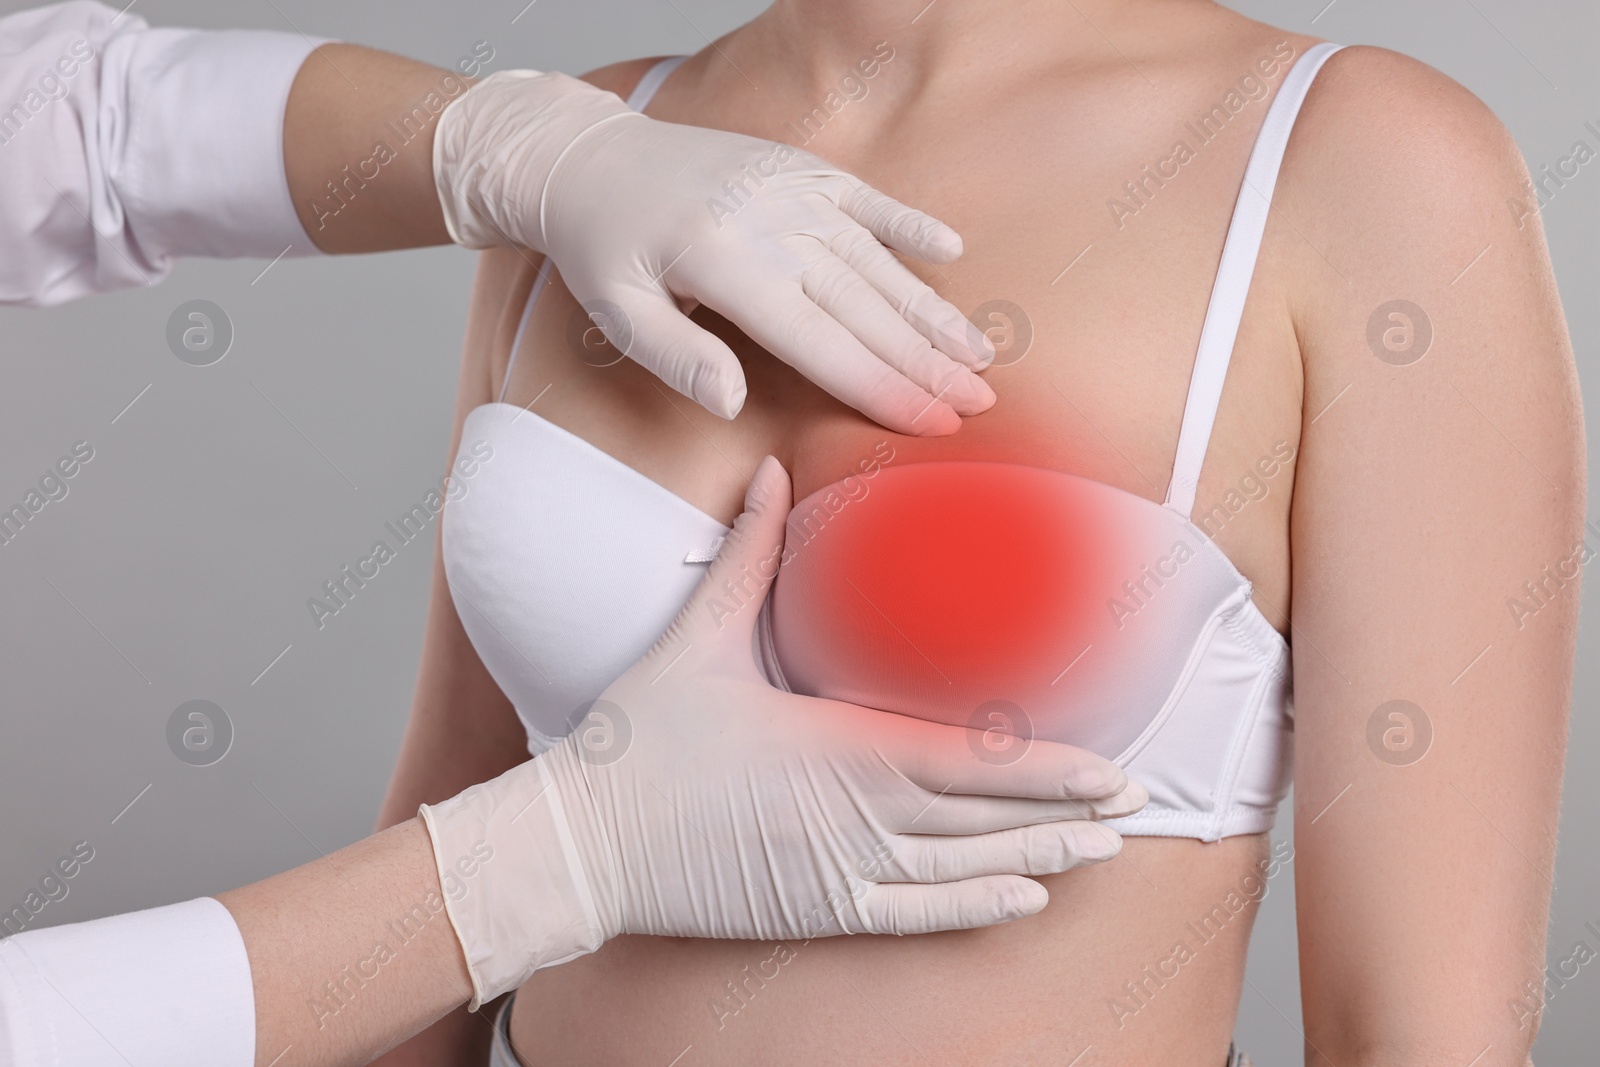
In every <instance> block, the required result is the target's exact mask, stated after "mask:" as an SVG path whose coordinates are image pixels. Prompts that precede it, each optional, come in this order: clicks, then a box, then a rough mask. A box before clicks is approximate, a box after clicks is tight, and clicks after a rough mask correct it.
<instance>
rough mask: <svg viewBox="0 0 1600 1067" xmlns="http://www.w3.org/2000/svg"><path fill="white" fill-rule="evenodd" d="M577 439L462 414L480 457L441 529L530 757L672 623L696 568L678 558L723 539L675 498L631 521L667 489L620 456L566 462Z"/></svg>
mask: <svg viewBox="0 0 1600 1067" xmlns="http://www.w3.org/2000/svg"><path fill="white" fill-rule="evenodd" d="M519 415H520V416H523V418H522V419H521V424H520V425H518V426H516V428H515V430H511V429H509V423H511V422H512V421H513V420H516V419H517V418H518V416H519ZM479 442H481V443H482V444H481V445H479ZM575 444H577V445H582V446H583V447H584V448H587V447H589V446H587V445H586V444H584V443H583V442H581V441H580V440H579V439H578V438H575V437H571V435H569V434H567V433H566V431H564V430H561V429H559V428H557V427H555V426H554V425H552V424H550V423H546V422H544V421H543V420H540V419H537V418H535V417H532V416H527V415H526V413H524V412H522V410H521V409H520V408H515V407H511V406H509V405H503V404H494V405H485V406H484V407H480V408H478V409H476V410H474V411H473V412H471V413H470V414H469V415H468V416H467V418H466V421H465V423H464V424H463V427H462V435H461V449H460V453H459V455H460V456H462V457H466V456H468V455H469V454H470V449H471V448H472V447H473V446H474V445H479V450H480V452H481V451H483V449H484V447H485V446H486V447H487V449H489V450H491V455H490V456H489V458H487V459H484V460H481V461H480V462H479V465H478V470H477V472H476V473H475V474H474V476H473V477H472V478H470V479H466V478H458V479H457V482H458V484H460V485H462V486H464V487H465V489H466V492H465V494H464V495H462V496H460V497H458V498H457V499H455V500H452V501H450V502H449V504H448V506H447V507H446V508H445V521H444V523H443V530H442V534H441V537H442V539H443V540H442V544H441V551H442V553H443V558H444V568H445V577H446V578H447V579H448V582H449V586H450V595H451V598H452V600H453V601H454V603H455V607H456V613H457V614H458V615H459V616H460V618H461V624H462V626H463V627H464V628H465V629H466V632H467V636H468V637H469V638H470V639H471V640H472V644H473V647H474V648H475V649H476V650H477V652H478V655H479V657H480V658H481V659H482V660H483V663H484V666H485V667H487V668H488V670H489V674H490V675H491V676H492V677H493V678H494V680H495V682H496V684H498V685H499V686H500V688H501V690H502V691H503V692H504V693H505V694H506V696H507V697H508V698H509V699H510V700H511V703H512V705H513V706H514V707H515V708H516V711H517V715H518V717H519V718H521V719H522V722H523V724H524V725H525V726H526V727H527V729H528V738H529V740H528V747H529V751H531V752H533V753H534V754H536V755H537V754H538V753H539V752H541V751H543V750H544V749H545V748H548V747H549V746H550V745H551V744H553V743H554V742H555V741H557V740H559V739H560V738H562V737H565V736H566V735H567V734H568V733H569V732H571V729H572V726H573V724H574V722H575V721H576V717H577V713H578V712H579V710H580V709H581V708H584V707H586V706H587V704H588V702H590V701H592V700H594V699H595V698H596V697H597V696H599V694H600V692H601V691H602V690H603V689H604V688H605V686H606V685H608V684H609V683H610V682H611V680H612V679H614V678H616V677H618V676H619V675H621V674H622V673H623V672H624V671H625V670H627V669H628V668H629V667H630V666H632V665H633V663H634V661H635V660H637V659H638V658H639V657H640V656H642V655H643V654H644V653H645V652H646V651H648V650H649V648H650V646H651V645H652V644H654V643H655V641H656V639H657V638H658V637H660V636H661V634H662V633H663V632H664V631H665V630H666V628H667V627H668V626H669V625H671V623H672V620H673V619H674V618H675V617H676V616H677V613H678V609H679V608H680V607H681V606H682V605H683V603H684V602H685V601H687V600H688V598H689V595H690V594H691V593H692V592H693V591H694V587H695V585H696V584H698V582H699V581H700V579H701V577H702V576H704V574H705V566H704V565H703V564H701V565H696V564H691V563H686V562H685V556H686V555H687V554H689V553H691V552H697V551H700V550H704V549H705V548H707V546H709V545H711V544H712V543H713V542H714V541H715V539H716V538H718V537H720V536H722V535H723V534H725V533H727V527H726V526H723V525H722V524H721V523H719V522H717V521H716V520H715V519H712V518H711V517H710V516H708V515H705V514H702V513H701V512H699V511H697V510H695V509H694V508H693V507H691V506H689V505H688V504H686V503H684V502H683V501H681V500H678V498H676V497H672V498H671V499H672V500H673V501H676V502H677V504H678V505H681V506H676V507H674V506H664V507H661V508H651V509H649V510H648V512H646V514H648V516H649V518H648V521H641V520H640V514H641V509H640V498H641V496H644V495H645V494H646V493H650V492H652V491H653V492H654V493H655V494H659V495H662V496H666V497H670V494H668V493H667V491H666V490H665V489H662V488H661V487H660V486H658V485H656V484H655V483H654V482H651V481H649V479H647V478H645V477H644V476H643V475H641V474H639V473H637V472H636V471H633V470H631V469H630V468H628V467H626V466H624V465H623V464H621V463H611V464H600V463H594V462H592V461H588V462H585V461H581V460H580V461H578V462H574V459H575V455H574V445H575Z"/></svg>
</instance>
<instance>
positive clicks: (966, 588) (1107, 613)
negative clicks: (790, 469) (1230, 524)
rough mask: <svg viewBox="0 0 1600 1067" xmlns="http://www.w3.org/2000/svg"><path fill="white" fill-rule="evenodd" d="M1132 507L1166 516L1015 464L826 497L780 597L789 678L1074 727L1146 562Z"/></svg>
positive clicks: (900, 701)
mask: <svg viewBox="0 0 1600 1067" xmlns="http://www.w3.org/2000/svg"><path fill="white" fill-rule="evenodd" d="M1130 505H1137V506H1142V507H1145V508H1151V507H1154V505H1151V504H1150V503H1149V502H1147V501H1136V500H1134V499H1133V498H1131V497H1130V496H1129V495H1128V494H1126V493H1122V492H1120V491H1119V490H1115V489H1113V488H1111V487H1109V486H1105V485H1102V484H1100V483H1096V482H1091V481H1087V480H1085V479H1082V478H1077V477H1074V476H1071V475H1066V474H1062V473H1061V472H1058V471H1051V470H1045V469H1042V468H1037V467H1028V466H1021V465H1014V464H1005V463H977V462H932V463H917V464H909V465H905V466H899V467H884V468H882V469H881V470H878V471H877V472H875V475H874V476H873V477H870V478H862V479H852V480H847V481H846V482H844V483H840V484H839V485H837V486H831V487H829V488H827V489H824V490H821V491H820V492H818V493H815V494H813V495H812V496H811V497H808V498H807V499H806V500H804V501H802V502H801V503H800V504H799V505H798V506H797V507H796V508H795V510H794V512H793V513H792V514H791V515H790V518H789V526H788V534H787V543H786V552H785V562H784V564H783V567H782V568H781V569H780V571H779V573H778V578H777V581H776V583H775V584H774V586H773V591H772V634H773V641H774V645H775V647H776V649H777V652H778V659H779V663H780V665H781V666H782V668H783V671H784V676H785V678H786V679H787V681H788V683H789V685H790V687H791V688H793V689H794V690H795V691H797V692H801V693H807V694H810V695H815V696H826V697H831V698H834V699H838V700H847V701H850V702H851V703H857V704H864V705H867V706H869V707H876V708H881V709H883V710H886V711H898V712H902V713H905V714H909V715H916V716H918V717H920V718H925V719H932V720H936V721H940V722H947V723H951V724H954V725H969V724H970V723H971V721H972V718H973V715H974V713H975V712H976V711H977V710H978V709H979V708H980V706H982V705H984V704H986V703H988V702H990V701H994V700H1005V701H1011V702H1013V703H1015V704H1017V705H1018V706H1020V707H1021V708H1022V709H1023V711H1024V712H1026V713H1027V715H1028V716H1029V717H1030V718H1031V719H1032V721H1033V722H1034V723H1035V724H1039V725H1044V724H1046V723H1047V722H1048V721H1049V720H1051V719H1057V720H1059V718H1060V716H1062V715H1063V714H1070V704H1071V693H1072V692H1073V690H1074V688H1075V685H1074V680H1075V676H1074V674H1073V671H1076V670H1079V669H1080V668H1079V666H1077V665H1076V664H1077V660H1078V659H1079V658H1081V657H1084V655H1085V653H1086V652H1088V651H1089V650H1090V646H1092V645H1094V644H1095V643H1097V642H1099V643H1100V644H1101V646H1102V650H1101V653H1100V655H1099V656H1098V657H1097V659H1096V663H1097V664H1098V668H1096V667H1094V665H1091V666H1086V667H1083V668H1082V670H1083V673H1084V674H1085V675H1087V674H1088V673H1089V672H1090V671H1091V670H1092V669H1098V670H1102V671H1103V669H1104V667H1105V664H1106V660H1105V654H1106V653H1107V652H1109V651H1110V649H1109V648H1107V647H1105V646H1106V645H1107V637H1108V635H1112V634H1115V632H1116V630H1117V616H1116V613H1115V612H1114V611H1113V610H1112V608H1111V602H1112V601H1113V599H1114V598H1115V597H1116V596H1117V593H1118V590H1119V588H1120V587H1121V586H1122V583H1123V582H1124V581H1125V580H1127V579H1129V578H1130V577H1136V576H1138V575H1139V573H1140V566H1141V564H1142V563H1143V562H1144V560H1143V559H1142V558H1141V554H1142V553H1143V552H1145V547H1144V546H1142V545H1138V544H1135V542H1138V541H1139V540H1140V538H1137V537H1130V536H1128V533H1129V527H1130V526H1131V525H1133V524H1132V523H1130V516H1131V515H1132V514H1133V513H1134V511H1135V510H1136V507H1134V506H1130ZM1112 643H1114V642H1112ZM1057 725H1058V726H1059V723H1057ZM1067 732H1068V733H1070V731H1067ZM1060 733H1062V730H1060V729H1049V730H1045V731H1042V734H1044V735H1049V734H1060Z"/></svg>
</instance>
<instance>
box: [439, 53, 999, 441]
mask: <svg viewBox="0 0 1600 1067" xmlns="http://www.w3.org/2000/svg"><path fill="white" fill-rule="evenodd" d="M433 144H434V151H433V162H434V179H435V184H436V185H437V186H438V189H439V198H440V201H441V203H442V204H443V207H444V217H445V224H446V226H447V227H448V228H449V230H450V236H451V237H452V238H453V239H454V240H455V241H456V242H457V243H459V244H463V245H466V246H467V247H468V248H487V247H489V246H491V245H499V244H516V245H524V246H526V247H528V248H532V249H534V250H536V251H539V252H543V253H546V254H548V255H549V256H550V257H551V258H552V259H553V260H554V261H555V263H556V266H557V267H558V268H559V269H560V271H561V277H562V278H563V279H564V280H565V281H566V283H567V288H568V289H570V290H571V291H572V295H573V296H574V297H576V298H577V300H578V302H579V303H580V304H582V305H583V306H584V308H585V309H586V310H587V311H588V312H589V314H590V317H591V319H592V320H593V321H594V322H595V323H596V324H597V325H599V326H600V328H601V329H602V330H603V331H604V332H605V335H606V338H607V339H608V340H609V341H610V342H611V343H612V344H613V345H615V346H616V347H617V348H618V349H619V350H620V351H622V352H623V353H625V354H626V355H628V356H629V357H630V358H632V359H634V360H636V361H638V362H639V363H642V364H643V365H644V366H645V367H647V368H649V369H650V370H651V371H652V372H654V373H655V374H656V375H658V376H659V377H660V378H661V379H662V380H663V381H665V382H666V383H667V384H668V385H670V386H672V388H674V389H676V390H678V391H679V392H680V393H683V394H684V395H685V396H688V397H690V398H692V399H693V400H695V401H697V402H698V403H700V404H702V405H704V406H705V407H706V408H707V409H709V410H710V411H712V412H713V413H715V414H717V415H720V416H721V417H723V418H725V419H731V418H733V416H734V415H736V414H738V412H739V409H740V407H741V406H742V405H743V404H744V398H745V381H744V371H743V369H742V368H741V367H740V365H739V361H738V359H737V358H736V357H735V356H734V354H733V352H732V350H730V349H729V348H728V346H727V345H726V344H724V343H723V342H722V341H721V340H719V339H718V338H717V337H715V336H714V335H712V334H711V333H709V332H707V331H706V330H703V329H701V328H700V327H699V326H696V325H695V324H694V323H692V322H690V321H689V318H688V311H691V310H693V305H694V304H695V303H697V302H698V303H703V304H705V305H706V306H707V307H709V308H711V309H712V310H713V311H716V312H717V313H718V314H720V315H722V316H723V317H724V318H727V319H728V320H729V321H731V322H733V323H734V324H735V325H737V326H738V327H739V328H740V329H741V330H743V331H744V332H745V333H746V334H748V335H749V336H750V337H751V338H752V339H753V340H755V341H756V342H757V343H758V344H760V345H762V346H763V347H765V348H766V349H767V350H768V351H770V352H771V353H772V354H773V355H775V356H777V357H778V358H779V359H781V360H783V361H784V362H785V363H788V364H789V365H790V366H792V367H794V368H795V369H796V370H798V371H799V372H800V373H801V374H804V375H805V376H806V377H807V378H810V379H811V380H812V381H813V382H815V383H817V385H819V386H821V387H822V388H823V389H825V390H827V391H828V392H829V393H831V394H833V395H834V396H835V397H837V398H838V399H839V400H841V401H843V402H844V403H846V404H849V405H850V406H851V407H853V408H856V409H858V410H860V411H861V412H862V413H864V414H866V415H867V416H868V417H870V418H872V419H874V420H875V421H877V422H879V423H882V424H883V425H884V426H886V427H888V428H889V429H891V430H895V431H896V432H899V433H904V434H918V435H935V434H949V433H954V432H955V431H956V430H957V429H958V428H959V426H960V424H961V419H960V416H961V415H975V414H977V413H978V412H980V411H983V410H985V409H986V408H988V407H989V406H990V405H991V404H993V403H994V392H993V390H991V389H990V388H989V386H988V385H986V384H985V383H984V382H983V380H982V379H981V378H979V377H978V376H977V375H976V374H974V373H973V372H972V370H970V369H969V368H974V367H983V366H987V365H988V363H989V361H990V360H992V359H993V357H994V347H993V345H991V344H990V343H989V341H988V339H987V338H986V337H984V335H983V333H982V331H980V330H979V329H977V327H975V326H973V325H972V324H971V323H969V322H968V321H967V320H966V319H965V318H964V317H963V316H962V314H961V312H959V311H957V310H956V309H955V308H954V307H953V306H951V305H950V304H948V303H946V302H945V301H944V300H942V299H940V298H939V297H938V296H936V295H935V294H934V292H933V290H932V289H930V288H929V287H928V286H927V285H926V284H924V283H923V282H922V281H921V280H919V279H918V278H917V277H916V275H914V274H912V273H911V271H909V270H907V269H906V267H905V266H904V265H903V264H901V263H900V262H899V261H898V260H896V259H895V258H894V256H892V255H891V254H890V253H889V251H888V250H887V249H885V248H884V245H888V246H889V248H892V249H894V250H895V251H897V252H901V253H904V254H905V255H908V256H915V257H917V258H920V259H925V260H928V261H929V262H933V263H948V262H950V261H951V260H954V259H955V258H956V257H957V256H959V255H960V254H961V238H960V237H958V236H957V235H956V233H955V231H954V230H952V229H950V227H948V226H946V225H944V224H943V223H942V222H939V221H938V220H937V219H934V218H932V217H930V216H928V215H924V214H923V213H922V212H920V211H915V210H913V209H911V208H909V207H906V206H905V205H904V204H901V203H899V202H898V201H895V200H893V199H891V198H889V197H887V196H885V195H884V194H882V193H880V192H878V191H877V190H875V189H872V188H870V187H868V186H866V185H864V184H863V183H861V182H860V181H857V180H856V179H855V178H852V177H850V176H849V175H847V174H845V173H843V172H842V171H839V170H838V169H836V168H834V167H831V166H829V165H828V164H827V163H824V162H823V161H822V160H820V159H818V158H817V157H816V156H813V155H811V154H810V153H807V152H802V151H800V150H799V149H796V148H792V147H790V146H788V145H783V144H776V143H773V142H770V141H759V140H756V139H754V138H751V137H745V136H742V135H740V134H734V133H727V132H724V131H721V130H711V129H704V128H702V127H698V126H681V125H677V124H674V123H667V122H659V121H656V120H655V119H650V118H646V117H645V116H643V115H641V114H639V113H638V112H635V111H633V110H632V109H630V108H629V107H628V106H627V105H626V104H624V103H623V102H622V101H621V100H620V99H619V98H618V97H617V96H616V95H615V94H613V93H608V92H604V91H602V90H600V89H596V88H594V87H593V86H591V85H588V84H586V83H584V82H581V81H578V80H577V79H575V78H569V77H567V76H566V75H564V74H540V73H538V72H536V71H527V70H513V71H503V72H501V73H499V74H495V75H492V76H491V77H489V78H486V79H485V80H483V81H481V82H479V83H477V84H476V85H474V86H473V87H472V88H471V89H469V90H468V91H467V92H466V93H464V94H462V95H461V96H460V97H458V98H457V99H456V100H455V101H454V102H453V103H451V104H450V105H449V106H448V107H446V108H445V110H444V112H443V114H441V115H440V117H439V124H438V129H437V131H436V133H435V136H434V142H433ZM741 183H742V185H743V191H741V190H740V188H739V186H740V184H741ZM716 204H721V205H722V206H721V207H720V208H718V207H715V206H714V205H716ZM879 242H882V243H881V244H880V243H879Z"/></svg>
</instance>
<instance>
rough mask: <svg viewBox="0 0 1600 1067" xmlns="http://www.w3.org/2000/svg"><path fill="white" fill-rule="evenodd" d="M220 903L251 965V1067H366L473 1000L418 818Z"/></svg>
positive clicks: (464, 888) (459, 888)
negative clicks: (253, 1023) (253, 1046)
mask: <svg viewBox="0 0 1600 1067" xmlns="http://www.w3.org/2000/svg"><path fill="white" fill-rule="evenodd" d="M473 888H474V887H473V884H472V878H471V876H469V875H466V874H465V873H463V875H462V878H461V881H460V882H459V883H456V884H454V885H453V886H452V891H453V892H456V893H461V894H465V893H470V892H472V891H473ZM217 899H218V900H219V901H221V902H222V904H223V905H224V906H225V907H226V908H227V909H228V911H229V912H230V913H231V914H232V915H233V918H234V921H235V922H236V923H237V924H238V926H239V932H240V934H241V935H242V936H243V938H244V943H245V949H246V951H247V952H248V954H249V957H250V973H251V979H252V983H253V985H254V987H255V1003H256V1060H255V1062H256V1064H257V1065H258V1067H264V1065H266V1064H275V1067H291V1065H298V1067H310V1065H315V1067H332V1065H342V1064H360V1063H367V1062H368V1061H370V1060H371V1059H373V1058H374V1057H375V1056H377V1055H378V1054H379V1053H380V1052H382V1051H383V1050H384V1049H387V1048H390V1047H392V1046H394V1045H396V1044H398V1043H399V1042H401V1041H403V1040H404V1039H406V1038H407V1037H410V1036H411V1035H412V1034H414V1033H416V1032H418V1031H420V1030H422V1029H423V1028H424V1027H426V1026H427V1025H428V1024H430V1023H432V1022H433V1021H434V1020H436V1019H438V1018H440V1017H441V1016H443V1015H444V1014H445V1013H446V1012H448V1011H450V1010H451V1009H452V1008H455V1007H457V1006H459V1005H461V1004H465V1003H466V1002H467V1000H468V999H469V998H470V997H471V995H472V982H471V979H470V978H469V977H468V974H467V968H466V963H465V961H464V960H463V958H462V954H461V948H460V944H459V942H458V941H457V940H456V935H455V933H454V931H453V929H452V927H451V925H450V919H449V916H448V915H446V913H445V910H444V895H443V891H442V890H441V888H440V883H439V875H438V871H437V868H436V867H435V865H434V857H433V852H432V845H431V843H430V840H429V837H428V833H427V830H425V829H424V828H423V826H422V823H421V822H420V821H419V820H417V819H411V820H410V821H408V822H404V823H401V824H400V825H398V826H395V827H392V828H390V829H388V830H385V831H383V832H382V833H379V834H376V835H374V836H372V837H369V838H366V839H365V840H362V841H358V842H356V843H355V844H353V845H350V846H349V847H347V848H343V849H340V850H339V851H338V852H334V853H332V854H330V855H329V856H327V857H325V858H324V859H321V860H317V861H314V862H312V863H308V864H306V865H304V866H302V867H297V868H295V869H294V870H292V871H287V872H285V873H283V874H279V875H275V876H274V877H272V878H268V879H266V880H265V881H262V882H257V883H255V884H254V885H249V886H245V887H244V888H242V889H235V890H232V891H230V892H227V893H222V894H219V895H218V897H217ZM279 1057H281V1058H279Z"/></svg>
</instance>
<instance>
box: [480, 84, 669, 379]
mask: <svg viewBox="0 0 1600 1067" xmlns="http://www.w3.org/2000/svg"><path fill="white" fill-rule="evenodd" d="M688 58H689V57H688V56H668V57H667V58H666V59H663V60H661V61H660V62H659V63H656V64H655V65H654V66H652V67H651V68H650V69H649V70H647V71H645V72H644V77H642V78H640V79H639V84H637V85H635V86H634V87H633V92H631V93H629V94H628V99H627V100H626V101H625V102H626V103H627V105H628V106H629V107H631V108H633V110H635V111H643V110H644V109H645V108H646V107H648V106H649V105H650V101H651V99H653V98H654V97H655V95H656V92H657V90H659V89H660V88H661V83H662V82H664V81H666V80H667V77H668V76H669V75H670V74H671V73H672V72H673V71H675V70H677V69H678V64H680V63H682V62H683V61H684V60H686V59H688ZM551 265H552V264H551V260H550V257H549V256H546V257H545V258H544V262H543V263H541V264H540V265H539V276H538V277H537V278H535V279H534V280H533V291H532V292H530V293H529V294H528V302H527V304H526V305H524V307H523V309H522V321H520V322H519V323H517V332H516V336H514V337H513V338H512V339H511V359H510V360H508V361H507V362H506V376H505V378H503V379H502V380H501V382H500V395H499V397H497V399H498V400H499V401H500V402H501V403H505V399H506V389H507V388H508V387H509V386H510V385H511V371H512V370H513V369H514V368H515V367H516V365H517V353H518V352H520V351H522V335H523V334H525V333H527V332H528V323H529V322H531V321H532V320H533V306H534V305H535V304H537V303H538V302H539V295H540V294H541V293H543V292H544V287H545V283H546V282H548V281H549V280H550V268H551Z"/></svg>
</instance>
